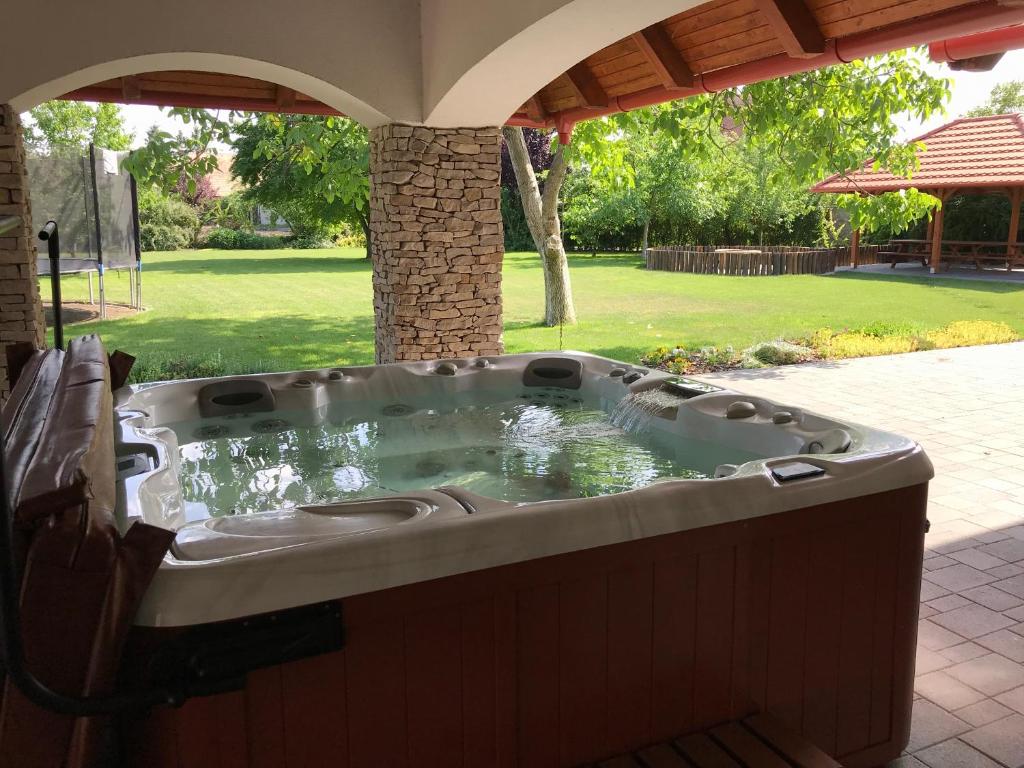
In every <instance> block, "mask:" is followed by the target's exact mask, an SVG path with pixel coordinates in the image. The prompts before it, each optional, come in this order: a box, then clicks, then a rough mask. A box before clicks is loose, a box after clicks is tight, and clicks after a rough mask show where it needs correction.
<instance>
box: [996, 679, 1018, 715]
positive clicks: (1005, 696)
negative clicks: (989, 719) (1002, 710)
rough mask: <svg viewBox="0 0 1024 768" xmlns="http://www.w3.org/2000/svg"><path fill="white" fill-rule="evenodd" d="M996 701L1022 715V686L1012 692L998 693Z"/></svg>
mask: <svg viewBox="0 0 1024 768" xmlns="http://www.w3.org/2000/svg"><path fill="white" fill-rule="evenodd" d="M996 701H997V702H999V703H1000V704H1003V705H1005V706H1007V707H1009V708H1010V709H1012V710H1014V711H1016V712H1019V713H1021V714H1022V715H1024V685H1022V686H1021V687H1020V688H1014V689H1013V690H1012V691H1007V692H1006V693H1000V694H999V695H998V696H996Z"/></svg>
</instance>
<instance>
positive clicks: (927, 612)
mask: <svg viewBox="0 0 1024 768" xmlns="http://www.w3.org/2000/svg"><path fill="white" fill-rule="evenodd" d="M936 613H938V611H936V610H935V609H934V608H929V607H928V606H927V605H921V606H919V607H918V609H917V618H919V619H927V618H928V617H930V616H934V615H935V614H936Z"/></svg>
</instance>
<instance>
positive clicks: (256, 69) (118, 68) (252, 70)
mask: <svg viewBox="0 0 1024 768" xmlns="http://www.w3.org/2000/svg"><path fill="white" fill-rule="evenodd" d="M168 70H194V71H198V72H218V73H221V74H227V75H242V76H244V77H252V78H256V79H258V80H266V81H268V82H271V83H276V84H278V85H283V86H286V87H288V88H294V89H295V90H296V91H299V92H301V93H304V94H306V95H307V96H312V97H313V98H314V99H316V100H317V101H322V102H323V103H324V104H327V105H328V106H330V107H334V109H336V110H338V111H339V112H342V113H343V114H346V115H348V116H349V117H351V118H353V119H354V120H358V121H359V122H361V123H363V124H365V125H381V124H383V123H387V122H392V121H391V120H389V119H388V117H387V115H384V114H382V113H381V112H379V111H377V110H376V109H375V108H374V107H372V106H371V105H369V104H367V103H366V102H363V101H360V100H359V99H357V98H355V97H354V96H352V94H350V93H346V92H345V91H342V90H341V89H340V88H337V87H336V86H333V85H331V84H330V83H325V82H324V81H323V80H318V79H316V78H315V77H310V76H309V75H307V74H304V73H302V72H296V71H295V70H293V69H286V68H284V67H281V66H278V65H277V64H271V63H270V62H266V61H254V60H253V59H242V58H239V57H238V56H225V55H224V54H219V53H196V52H179V53H155V54H149V55H147V56H135V57H133V58H130V59H120V60H118V61H110V62H105V63H103V64H97V65H96V66H93V67H88V68H87V69H81V70H78V71H77V72H74V73H72V74H70V75H66V76H64V77H60V78H57V79H56V80H50V81H49V82H47V83H44V84H43V85H40V86H38V87H36V88H33V89H32V90H30V91H26V92H25V93H23V94H21V95H20V96H17V97H15V98H14V99H12V100H11V106H13V107H14V108H15V109H16V110H18V111H19V112H24V111H26V110H28V109H31V108H32V107H33V106H35V105H36V104H40V103H42V102H44V101H47V100H48V99H53V98H57V97H58V96H60V95H62V94H65V93H69V92H70V91H74V90H77V89H78V88H83V87H85V86H88V85H92V84H93V83H99V82H103V81H104V80H112V79H114V78H118V77H124V76H126V75H133V74H136V73H139V72H162V71H168Z"/></svg>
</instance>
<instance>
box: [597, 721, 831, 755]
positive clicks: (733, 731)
mask: <svg viewBox="0 0 1024 768" xmlns="http://www.w3.org/2000/svg"><path fill="white" fill-rule="evenodd" d="M597 768H842V767H841V766H840V764H839V763H837V762H836V761H835V760H833V759H832V758H831V757H829V756H828V755H827V754H825V753H824V752H823V751H822V750H820V749H819V748H818V747H816V746H814V744H812V743H811V742H809V741H807V739H805V738H804V737H802V736H800V735H799V734H796V733H794V732H793V731H791V730H789V729H788V728H787V727H786V726H785V725H783V724H782V723H780V722H779V721H778V720H776V719H775V718H774V717H772V716H771V715H766V714H758V715H752V716H750V717H748V718H745V719H744V720H742V721H732V722H729V723H724V724H722V725H717V726H715V727H714V728H711V729H709V730H707V731H703V732H701V733H691V734H689V735H687V736H682V737H680V738H678V739H676V740H675V741H673V742H666V743H664V744H656V745H654V746H653V747H645V748H644V749H641V750H638V751H636V752H633V753H631V754H628V755H619V756H618V757H613V758H612V759H610V760H605V761H604V762H602V763H599V764H598V766H597Z"/></svg>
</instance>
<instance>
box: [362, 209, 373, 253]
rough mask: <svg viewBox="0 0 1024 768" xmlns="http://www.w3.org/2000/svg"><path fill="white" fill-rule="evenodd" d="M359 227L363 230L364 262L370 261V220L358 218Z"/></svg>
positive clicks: (364, 217) (363, 217)
mask: <svg viewBox="0 0 1024 768" xmlns="http://www.w3.org/2000/svg"><path fill="white" fill-rule="evenodd" d="M359 227H360V229H362V230H363V238H364V239H365V240H366V260H367V261H370V260H371V259H372V258H373V250H372V249H371V248H370V219H369V218H368V217H366V216H360V217H359Z"/></svg>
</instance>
